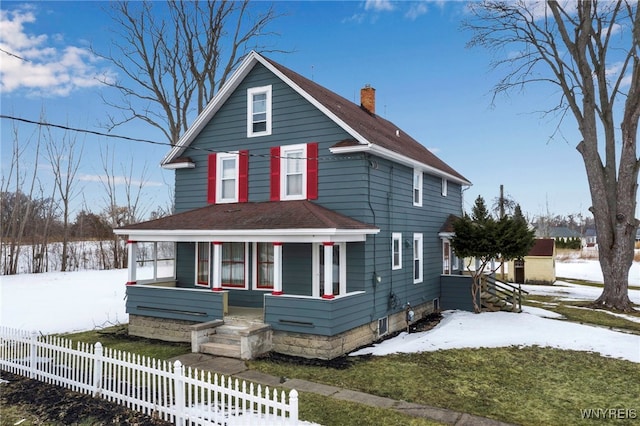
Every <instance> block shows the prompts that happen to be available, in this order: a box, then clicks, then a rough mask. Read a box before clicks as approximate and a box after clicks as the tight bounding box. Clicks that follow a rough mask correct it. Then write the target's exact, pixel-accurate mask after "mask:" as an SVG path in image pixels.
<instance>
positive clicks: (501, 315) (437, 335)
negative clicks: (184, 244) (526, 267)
mask: <svg viewBox="0 0 640 426" xmlns="http://www.w3.org/2000/svg"><path fill="white" fill-rule="evenodd" d="M557 275H558V276H562V277H567V278H582V279H588V280H593V281H600V282H602V275H601V274H600V270H599V266H598V263H597V262H596V261H573V262H558V263H557ZM629 280H630V284H631V285H636V286H638V285H640V263H638V262H635V263H634V265H633V267H632V270H631V272H630V274H629ZM126 281H127V273H126V271H124V270H111V271H79V272H53V273H46V274H23V275H14V276H2V277H0V325H2V326H8V327H13V328H21V329H24V330H36V331H38V332H40V333H45V334H46V333H62V332H72V331H82V330H91V329H94V328H101V327H105V326H109V325H113V324H117V323H125V322H127V321H128V316H127V314H126V313H125V300H124V297H125V282H126ZM525 289H526V290H527V291H530V292H532V293H533V294H554V295H561V296H562V297H563V298H568V299H572V300H593V299H595V298H596V297H597V296H598V295H599V294H600V290H599V289H597V288H593V287H586V286H580V285H574V284H566V283H560V282H558V283H556V285H553V286H526V287H525ZM629 293H630V297H631V299H632V300H633V301H634V303H637V304H640V290H630V292H629ZM557 317H558V315H557V314H555V313H553V312H551V311H547V310H544V309H540V308H527V309H525V312H524V313H522V314H513V313H507V312H494V313H482V314H479V315H477V314H472V313H469V312H462V311H447V312H445V313H444V319H443V320H442V321H441V322H440V324H439V325H438V326H436V327H435V328H434V329H432V330H430V331H427V332H423V333H412V334H406V333H402V334H400V335H399V336H397V337H395V338H393V339H390V340H387V341H385V342H383V343H381V344H379V345H375V346H372V347H369V348H365V349H363V350H360V351H358V352H355V353H354V354H365V353H371V354H374V355H385V354H388V353H392V352H419V351H435V350H440V349H452V348H472V347H500V346H512V345H517V346H530V345H539V346H548V347H554V348H561V349H573V350H580V351H589V352H597V353H600V354H602V355H603V356H608V357H614V358H622V359H626V360H630V361H633V362H637V363H640V336H638V335H632V334H627V333H620V332H615V331H611V330H608V329H605V328H600V327H592V326H587V325H581V324H575V323H570V322H567V321H561V320H559V319H558V318H557ZM627 317H629V316H627ZM629 318H630V319H632V320H637V318H635V317H629ZM496 330H499V332H496Z"/></svg>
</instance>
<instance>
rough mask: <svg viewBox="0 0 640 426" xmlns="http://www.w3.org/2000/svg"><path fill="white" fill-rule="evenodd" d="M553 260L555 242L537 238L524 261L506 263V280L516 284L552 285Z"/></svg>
mask: <svg viewBox="0 0 640 426" xmlns="http://www.w3.org/2000/svg"><path fill="white" fill-rule="evenodd" d="M555 259H556V245H555V240H554V239H552V238H537V239H536V240H535V243H534V245H533V247H532V248H531V250H529V254H527V255H526V256H525V257H524V259H522V260H512V261H510V262H509V263H508V273H507V279H508V280H509V281H510V282H514V283H518V284H553V283H554V282H555V281H556V260H555Z"/></svg>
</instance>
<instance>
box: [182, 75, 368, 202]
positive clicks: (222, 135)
mask: <svg viewBox="0 0 640 426" xmlns="http://www.w3.org/2000/svg"><path fill="white" fill-rule="evenodd" d="M269 84H271V85H272V122H273V126H272V134H271V135H269V136H261V137H254V138H247V125H246V121H247V119H246V105H247V89H248V88H251V87H258V86H266V85H269ZM347 138H351V136H349V135H348V134H347V133H346V132H345V131H344V130H342V129H341V128H340V127H339V126H337V125H336V124H335V123H333V122H332V121H331V120H330V119H329V118H327V117H326V116H325V115H324V114H322V113H321V112H320V111H319V110H317V109H316V108H315V107H314V106H313V105H311V104H310V103H309V102H307V101H306V100H305V99H304V98H302V97H301V96H300V95H298V94H297V93H296V92H295V91H294V90H293V89H291V88H290V87H289V86H287V85H285V84H284V83H283V82H281V81H280V80H278V79H277V78H275V77H274V76H273V75H272V74H271V73H270V72H269V71H268V70H267V69H266V68H264V67H263V66H262V65H257V66H256V67H255V68H254V69H253V70H252V71H251V72H250V73H249V75H248V76H247V77H246V78H245V80H244V81H243V82H242V83H241V84H240V85H239V86H238V88H237V89H236V91H235V92H234V93H233V94H232V95H231V96H230V97H229V99H228V100H227V102H226V103H225V104H224V105H223V106H222V107H221V108H220V110H219V111H218V112H217V113H216V115H215V116H214V117H213V119H212V120H211V121H210V122H209V124H208V125H207V126H206V127H205V128H204V129H203V130H202V132H201V133H200V135H199V136H198V138H197V139H196V140H195V141H194V142H193V143H192V144H191V147H190V148H187V149H186V151H185V152H184V154H183V155H184V156H187V157H190V158H191V159H192V161H193V162H194V163H195V168H194V169H179V170H176V183H175V191H176V195H175V203H176V212H181V211H185V210H191V209H194V208H197V207H202V206H205V205H206V204H207V200H206V194H207V192H206V191H207V158H208V154H209V152H208V151H206V150H211V151H216V152H224V151H237V150H241V149H247V150H249V155H250V159H249V201H253V202H260V201H268V200H269V178H270V174H269V170H270V169H269V155H270V151H269V150H270V148H271V147H273V146H283V145H292V144H299V143H309V142H318V144H319V145H318V147H319V155H320V157H321V161H320V166H319V172H318V173H319V174H318V176H319V193H320V199H318V202H319V203H320V204H323V201H328V202H329V201H331V202H332V203H335V202H354V201H362V200H363V198H364V192H363V186H362V185H363V183H364V182H360V184H359V185H355V184H354V185H351V181H352V180H353V178H352V176H355V175H356V174H362V173H365V172H366V169H365V168H364V161H363V160H362V159H361V158H355V159H353V160H351V159H340V158H339V157H337V156H332V155H331V153H330V152H329V147H331V146H333V145H335V144H336V143H337V142H339V141H341V140H344V139H347ZM356 157H357V156H356ZM343 158H344V157H343ZM352 173H356V174H354V175H352ZM345 175H349V176H351V178H350V179H349V182H350V185H344V181H343V180H341V179H340V177H343V176H345ZM347 186H349V188H346V187H347ZM334 190H335V192H336V193H335V194H332V192H333V191H334ZM325 195H326V196H325Z"/></svg>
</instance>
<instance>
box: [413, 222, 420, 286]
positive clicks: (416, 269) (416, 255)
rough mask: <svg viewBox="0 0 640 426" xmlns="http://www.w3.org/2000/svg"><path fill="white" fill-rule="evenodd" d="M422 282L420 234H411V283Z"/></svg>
mask: <svg viewBox="0 0 640 426" xmlns="http://www.w3.org/2000/svg"><path fill="white" fill-rule="evenodd" d="M421 282H422V234H413V283H414V284H417V283H421Z"/></svg>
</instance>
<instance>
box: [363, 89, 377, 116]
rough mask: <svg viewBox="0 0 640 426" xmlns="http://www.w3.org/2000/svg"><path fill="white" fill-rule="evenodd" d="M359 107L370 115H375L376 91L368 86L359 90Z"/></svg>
mask: <svg viewBox="0 0 640 426" xmlns="http://www.w3.org/2000/svg"><path fill="white" fill-rule="evenodd" d="M360 106H361V107H362V108H364V109H365V111H367V112H368V113H369V114H371V115H374V114H375V113H376V89H374V88H373V87H371V85H370V84H365V86H364V87H363V88H362V89H360Z"/></svg>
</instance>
